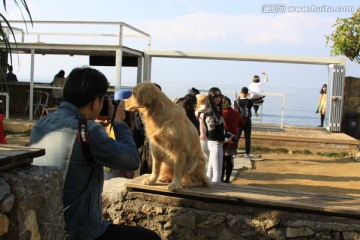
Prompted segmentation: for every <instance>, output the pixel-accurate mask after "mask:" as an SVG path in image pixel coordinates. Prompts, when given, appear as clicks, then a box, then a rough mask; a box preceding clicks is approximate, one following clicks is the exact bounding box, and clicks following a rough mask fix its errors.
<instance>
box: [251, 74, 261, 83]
mask: <svg viewBox="0 0 360 240" xmlns="http://www.w3.org/2000/svg"><path fill="white" fill-rule="evenodd" d="M253 82H256V83H258V82H260V78H259V76H258V75H254V77H253Z"/></svg>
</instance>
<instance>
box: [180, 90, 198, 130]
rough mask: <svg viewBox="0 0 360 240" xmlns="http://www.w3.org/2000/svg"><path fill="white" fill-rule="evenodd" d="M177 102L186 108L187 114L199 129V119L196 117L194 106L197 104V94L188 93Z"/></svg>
mask: <svg viewBox="0 0 360 240" xmlns="http://www.w3.org/2000/svg"><path fill="white" fill-rule="evenodd" d="M176 103H177V104H179V105H180V106H182V107H183V108H184V109H185V112H186V116H187V117H188V118H189V119H190V121H191V122H192V123H193V124H194V125H195V127H196V128H197V129H199V121H198V120H197V119H196V115H195V107H194V105H195V104H196V96H195V95H193V94H190V93H189V94H186V95H185V97H182V98H179V99H178V101H177V102H176Z"/></svg>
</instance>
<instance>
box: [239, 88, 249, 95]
mask: <svg viewBox="0 0 360 240" xmlns="http://www.w3.org/2000/svg"><path fill="white" fill-rule="evenodd" d="M240 92H241V93H243V94H248V93H249V89H248V88H247V87H243V88H242V89H241V91H240Z"/></svg>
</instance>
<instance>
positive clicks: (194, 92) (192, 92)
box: [190, 87, 200, 96]
mask: <svg viewBox="0 0 360 240" xmlns="http://www.w3.org/2000/svg"><path fill="white" fill-rule="evenodd" d="M199 93H200V91H199V90H197V89H196V88H194V87H193V88H192V89H191V90H190V94H193V95H195V96H196V94H199Z"/></svg>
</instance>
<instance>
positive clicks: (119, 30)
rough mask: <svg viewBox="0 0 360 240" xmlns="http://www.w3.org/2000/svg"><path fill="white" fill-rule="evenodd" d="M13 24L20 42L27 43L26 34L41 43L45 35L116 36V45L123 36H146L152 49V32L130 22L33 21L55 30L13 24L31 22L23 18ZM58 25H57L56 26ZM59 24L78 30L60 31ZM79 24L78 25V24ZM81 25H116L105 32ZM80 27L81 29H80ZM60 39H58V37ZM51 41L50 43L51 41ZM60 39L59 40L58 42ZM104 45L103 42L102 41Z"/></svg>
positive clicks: (12, 21)
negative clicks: (37, 29)
mask: <svg viewBox="0 0 360 240" xmlns="http://www.w3.org/2000/svg"><path fill="white" fill-rule="evenodd" d="M8 22H9V23H10V24H11V25H12V29H13V32H14V34H15V35H17V34H20V35H21V41H18V42H19V43H26V39H25V36H36V42H38V43H40V42H41V41H42V39H43V37H45V36H55V37H101V38H104V37H106V38H116V39H117V42H116V45H119V46H122V45H123V44H122V43H123V38H124V37H127V38H146V39H147V48H148V49H151V37H150V34H148V33H146V32H144V31H142V30H140V29H138V28H135V27H133V26H131V25H129V24H126V23H124V22H94V21H32V24H33V25H34V26H36V27H39V26H43V25H51V28H50V29H54V31H49V30H46V31H44V32H35V31H30V30H29V29H30V28H29V27H27V28H26V30H24V29H22V28H20V27H15V26H13V25H17V24H24V23H25V24H30V23H31V22H30V21H22V20H9V21H8ZM54 25H57V26H54ZM58 25H65V27H62V28H60V29H61V30H63V29H66V28H67V27H69V26H70V25H75V27H77V28H76V32H58V31H56V30H58V29H59V27H58ZM76 25H78V26H76ZM80 25H83V26H100V27H103V28H104V29H105V28H108V27H110V28H112V27H115V29H114V30H112V32H105V33H99V31H96V32H82V31H84V30H82V29H83V28H84V27H83V26H82V27H80ZM4 29H7V30H5V31H6V33H7V35H8V37H9V38H10V39H11V34H10V30H9V29H8V28H7V27H4ZM79 29H80V30H79ZM125 31H127V32H130V33H132V34H125V33H124V32H125ZM57 40H58V39H57ZM51 42H52V41H50V42H49V43H51ZM58 42H59V41H57V43H58ZM71 42H72V44H75V42H74V39H72V41H71ZM79 44H86V41H85V42H84V41H83V39H82V40H81V41H79ZM102 45H103V43H102Z"/></svg>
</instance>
